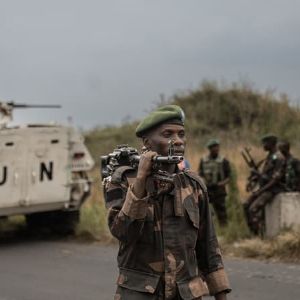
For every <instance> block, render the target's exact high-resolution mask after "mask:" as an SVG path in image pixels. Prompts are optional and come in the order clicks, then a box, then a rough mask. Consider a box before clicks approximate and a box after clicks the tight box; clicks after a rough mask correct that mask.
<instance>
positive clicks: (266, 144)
mask: <svg viewBox="0 0 300 300" xmlns="http://www.w3.org/2000/svg"><path fill="white" fill-rule="evenodd" d="M275 145H276V144H275ZM263 148H264V150H265V151H270V150H272V149H273V148H274V143H273V142H271V141H264V142H263Z"/></svg>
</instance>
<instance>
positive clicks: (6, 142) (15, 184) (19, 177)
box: [0, 130, 26, 212]
mask: <svg viewBox="0 0 300 300" xmlns="http://www.w3.org/2000/svg"><path fill="white" fill-rule="evenodd" d="M25 161H26V151H24V144H23V139H22V137H21V136H20V135H18V134H15V132H14V130H3V131H1V132H0V212H3V211H6V209H8V208H11V207H16V206H19V204H20V200H21V199H23V198H24V196H25V189H26V186H25V185H26V182H25V180H24V179H25V178H24V176H23V175H24V174H23V173H24V169H25V164H26V163H25Z"/></svg>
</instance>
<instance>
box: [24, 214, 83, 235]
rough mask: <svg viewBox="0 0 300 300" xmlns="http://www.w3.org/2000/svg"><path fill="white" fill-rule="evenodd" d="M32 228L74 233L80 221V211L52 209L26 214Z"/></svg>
mask: <svg viewBox="0 0 300 300" xmlns="http://www.w3.org/2000/svg"><path fill="white" fill-rule="evenodd" d="M26 223H27V226H28V228H29V229H30V230H35V231H36V230H37V231H40V230H49V231H51V232H54V233H57V234H63V235H67V234H73V233H74V232H75V229H76V226H77V224H78V223H79V211H78V210H76V211H51V212H42V213H34V214H30V215H26Z"/></svg>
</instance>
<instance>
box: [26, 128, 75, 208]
mask: <svg viewBox="0 0 300 300" xmlns="http://www.w3.org/2000/svg"><path fill="white" fill-rule="evenodd" d="M33 130H34V131H35V132H34V134H33V132H32V131H33ZM27 136H28V141H26V143H29V145H28V154H27V155H28V159H27V163H28V170H29V173H30V174H28V177H27V179H28V180H27V199H28V204H29V205H44V206H45V205H46V206H49V209H51V207H52V208H53V204H55V205H58V207H57V208H59V206H61V208H62V207H63V206H64V204H65V203H66V202H68V201H69V199H70V181H71V171H70V158H69V145H68V134H67V131H66V130H64V129H63V128H59V127H58V128H55V127H54V128H28V133H27Z"/></svg>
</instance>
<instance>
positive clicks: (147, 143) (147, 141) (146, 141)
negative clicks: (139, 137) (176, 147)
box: [143, 136, 151, 150]
mask: <svg viewBox="0 0 300 300" xmlns="http://www.w3.org/2000/svg"><path fill="white" fill-rule="evenodd" d="M143 145H144V146H145V147H146V149H148V150H151V142H150V139H149V137H147V136H144V137H143Z"/></svg>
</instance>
